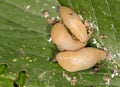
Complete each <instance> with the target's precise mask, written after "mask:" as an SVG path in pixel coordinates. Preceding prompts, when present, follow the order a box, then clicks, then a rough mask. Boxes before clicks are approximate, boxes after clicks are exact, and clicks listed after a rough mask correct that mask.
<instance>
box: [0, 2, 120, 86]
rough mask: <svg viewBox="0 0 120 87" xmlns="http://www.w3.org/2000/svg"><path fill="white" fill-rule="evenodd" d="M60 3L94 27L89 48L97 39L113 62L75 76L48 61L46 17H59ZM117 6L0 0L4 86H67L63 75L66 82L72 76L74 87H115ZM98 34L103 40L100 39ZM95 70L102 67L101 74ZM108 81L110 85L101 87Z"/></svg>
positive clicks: (119, 29)
mask: <svg viewBox="0 0 120 87" xmlns="http://www.w3.org/2000/svg"><path fill="white" fill-rule="evenodd" d="M60 4H61V5H65V6H68V7H70V8H72V9H73V10H74V11H76V12H77V13H80V14H81V15H82V17H83V18H84V21H85V20H89V21H90V22H92V23H93V24H94V27H95V33H94V34H93V37H92V38H91V40H90V43H91V46H92V45H96V44H93V39H96V40H97V43H98V44H97V45H100V47H102V46H103V47H106V48H107V50H108V52H109V53H110V54H111V56H112V61H110V60H105V61H103V62H101V63H98V64H96V65H95V67H93V68H90V69H88V70H85V71H78V72H75V73H69V72H66V71H64V70H63V69H62V68H61V67H60V66H59V65H58V64H57V63H52V62H51V61H50V59H51V58H53V57H54V55H55V53H56V52H57V49H56V46H55V45H54V44H53V43H52V42H50V41H49V40H50V29H51V25H49V24H48V19H50V18H51V17H55V18H57V17H58V15H59V12H58V7H59V6H60ZM119 4H120V1H118V0H59V1H57V0H24V1H21V0H1V1H0V64H7V65H8V68H7V69H6V70H5V71H4V69H2V68H1V67H0V71H1V72H2V73H1V74H2V75H1V76H0V77H2V78H3V77H4V78H5V80H8V79H10V81H11V82H10V85H9V86H7V87H12V86H13V82H14V81H17V84H18V85H23V83H24V80H26V81H25V84H24V86H25V87H72V85H71V82H70V81H69V80H67V78H63V76H62V73H63V71H64V72H65V73H66V74H67V75H68V77H69V78H71V79H73V77H76V78H77V82H76V84H75V86H74V87H98V86H99V87H103V86H104V87H106V86H110V87H119V80H120V75H119V74H120V73H119V72H120V70H119V67H118V66H120V47H119V46H120V25H119V24H120V21H119V20H120V18H119V14H120V11H119V8H120V5H119ZM44 11H45V12H48V14H49V15H48V17H45V15H44V14H43V12H44ZM100 35H105V36H107V38H105V39H103V38H100ZM98 66H99V67H100V66H101V67H100V71H99V72H96V73H94V72H93V69H95V68H98ZM3 71H4V72H3ZM21 71H25V72H26V75H27V77H26V76H24V75H25V74H21V75H20V74H18V73H20V72H21ZM111 75H112V77H111ZM19 77H20V78H19ZM25 77H26V79H25ZM17 78H18V79H17ZM16 79H17V80H16ZM109 80H110V83H109V84H106V83H107V81H109ZM0 82H1V84H2V83H4V81H2V80H0Z"/></svg>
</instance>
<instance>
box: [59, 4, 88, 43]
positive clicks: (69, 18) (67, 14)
mask: <svg viewBox="0 0 120 87" xmlns="http://www.w3.org/2000/svg"><path fill="white" fill-rule="evenodd" d="M60 16H61V19H62V20H63V23H64V24H65V25H66V27H68V29H70V31H71V32H72V33H73V34H74V35H75V37H76V38H78V39H79V40H80V41H81V42H86V41H87V40H88V35H87V29H86V27H85V26H84V24H83V23H82V21H81V20H80V18H79V16H78V15H77V14H76V13H75V12H74V11H73V10H72V9H70V8H68V7H65V6H61V7H60Z"/></svg>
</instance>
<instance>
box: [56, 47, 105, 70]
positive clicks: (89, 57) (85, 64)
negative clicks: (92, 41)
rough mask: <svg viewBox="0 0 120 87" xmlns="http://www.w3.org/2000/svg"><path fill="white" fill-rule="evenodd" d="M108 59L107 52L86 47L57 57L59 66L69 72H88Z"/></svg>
mask: <svg viewBox="0 0 120 87" xmlns="http://www.w3.org/2000/svg"><path fill="white" fill-rule="evenodd" d="M105 58H106V52H105V51H103V50H100V49H97V48H92V47H86V48H81V49H80V50H77V51H65V52H60V53H58V54H57V55H56V60H57V62H58V64H59V65H60V66H61V67H62V68H63V69H65V70H67V71H69V72H76V71H79V70H86V69H88V68H90V67H92V66H94V65H95V64H96V63H97V62H99V61H100V60H104V59H105Z"/></svg>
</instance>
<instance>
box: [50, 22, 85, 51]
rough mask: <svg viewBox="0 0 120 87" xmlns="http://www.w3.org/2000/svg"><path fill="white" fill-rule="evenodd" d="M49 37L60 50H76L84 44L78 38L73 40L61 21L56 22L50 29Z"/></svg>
mask: <svg viewBox="0 0 120 87" xmlns="http://www.w3.org/2000/svg"><path fill="white" fill-rule="evenodd" d="M51 38H52V41H53V43H55V44H56V45H57V48H58V49H59V50H60V51H64V50H78V49H80V48H82V47H85V46H86V43H82V42H80V41H79V40H75V39H73V38H72V36H71V35H70V34H69V33H68V31H67V29H66V28H65V26H64V25H63V24H61V23H56V24H55V25H53V27H52V29H51Z"/></svg>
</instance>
